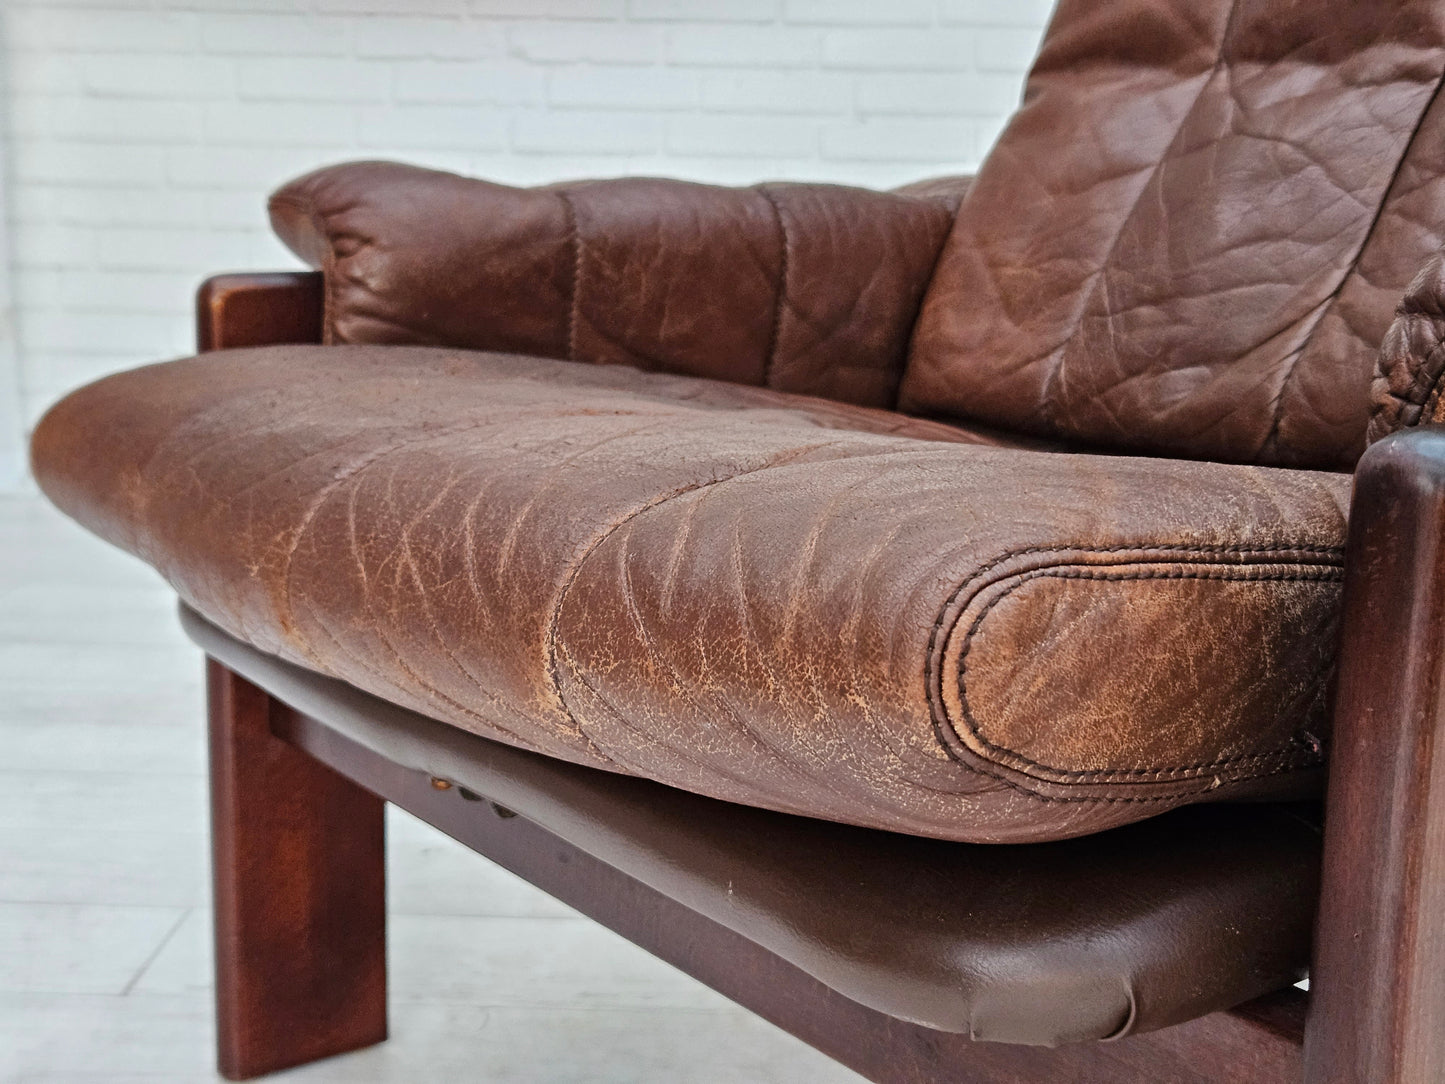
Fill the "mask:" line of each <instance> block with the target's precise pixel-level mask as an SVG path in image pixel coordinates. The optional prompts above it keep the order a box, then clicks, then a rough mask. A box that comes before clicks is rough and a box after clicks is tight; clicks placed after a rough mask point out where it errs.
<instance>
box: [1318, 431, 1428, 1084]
mask: <svg viewBox="0 0 1445 1084" xmlns="http://www.w3.org/2000/svg"><path fill="white" fill-rule="evenodd" d="M1345 569H1346V572H1345V604H1344V623H1343V632H1342V641H1341V656H1340V675H1339V686H1338V692H1337V699H1336V707H1335V729H1334V738H1333V751H1332V753H1331V768H1330V780H1329V802H1328V805H1327V807H1326V809H1327V812H1326V816H1325V849H1324V868H1323V877H1324V884H1325V890H1324V893H1323V897H1322V900H1321V906H1320V912H1319V919H1318V923H1317V926H1316V934H1315V961H1314V968H1313V971H1312V974H1313V979H1312V981H1311V988H1312V995H1313V1004H1312V1007H1311V1016H1310V1022H1309V1030H1308V1041H1307V1045H1306V1051H1307V1053H1306V1065H1307V1071H1306V1079H1307V1080H1308V1081H1309V1082H1310V1084H1326V1082H1328V1084H1426V1082H1434V1081H1445V680H1442V678H1445V675H1442V661H1445V430H1441V429H1439V428H1427V429H1420V430H1415V431H1413V432H1409V433H1405V434H1400V435H1397V436H1394V437H1391V438H1389V439H1387V440H1385V441H1382V442H1381V443H1379V444H1377V445H1375V446H1374V447H1372V448H1371V449H1370V450H1369V451H1368V452H1367V453H1366V454H1365V457H1364V459H1363V460H1361V463H1360V466H1359V469H1358V471H1357V472H1356V475H1355V497H1354V503H1353V507H1352V511H1351V520H1350V539H1349V548H1348V551H1347V554H1346V559H1345Z"/></svg>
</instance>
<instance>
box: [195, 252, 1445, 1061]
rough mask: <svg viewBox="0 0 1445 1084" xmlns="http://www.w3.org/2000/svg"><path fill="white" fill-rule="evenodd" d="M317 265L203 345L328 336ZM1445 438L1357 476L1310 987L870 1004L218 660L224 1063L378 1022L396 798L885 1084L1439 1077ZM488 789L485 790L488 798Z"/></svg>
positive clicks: (214, 708) (1443, 968)
mask: <svg viewBox="0 0 1445 1084" xmlns="http://www.w3.org/2000/svg"><path fill="white" fill-rule="evenodd" d="M322 315H323V291H322V283H321V277H320V276H319V275H317V274H314V273H283V274H252V275H224V276H219V277H216V278H213V279H211V280H209V281H208V282H206V283H205V284H204V285H203V286H202V288H201V290H200V294H199V297H198V333H199V340H200V348H201V349H202V350H215V349H222V348H226V347H240V346H259V345H267V344H274V343H302V342H313V343H314V342H319V341H321V326H322ZM1442 641H1445V430H1435V429H1428V428H1426V429H1420V430H1417V431H1414V432H1411V433H1409V434H1405V435H1399V436H1396V437H1392V438H1390V439H1388V440H1386V441H1384V442H1382V443H1381V444H1379V445H1376V446H1375V447H1374V448H1372V449H1371V451H1370V452H1369V453H1368V454H1367V455H1366V456H1365V458H1364V459H1363V460H1362V461H1361V464H1360V467H1359V469H1358V471H1357V472H1356V476H1355V494H1354V500H1353V507H1352V510H1351V523H1350V539H1349V547H1348V552H1347V558H1346V576H1345V602H1344V619H1343V632H1342V641H1341V654H1340V667H1339V678H1338V682H1339V684H1338V689H1337V694H1336V708H1335V729H1334V738H1333V755H1332V762H1331V771H1330V780H1329V797H1328V804H1327V812H1326V825H1325V847H1324V871H1323V877H1324V888H1323V893H1322V901H1321V908H1320V912H1319V917H1318V920H1317V926H1316V935H1315V946H1314V961H1313V968H1312V978H1311V991H1310V993H1309V995H1308V996H1306V995H1305V994H1303V993H1302V992H1300V991H1298V990H1295V989H1289V990H1285V991H1281V992H1280V993H1278V994H1275V995H1272V996H1270V997H1267V998H1262V999H1260V1000H1258V1001H1255V1002H1252V1003H1250V1004H1248V1005H1245V1006H1242V1007H1240V1008H1238V1009H1235V1010H1233V1011H1231V1012H1225V1013H1216V1014H1214V1015H1212V1016H1207V1017H1203V1018H1200V1019H1197V1020H1194V1021H1191V1022H1189V1023H1186V1024H1182V1025H1178V1026H1175V1027H1171V1028H1166V1029H1164V1030H1161V1031H1156V1032H1152V1033H1149V1034H1145V1035H1138V1036H1132V1037H1129V1038H1126V1039H1122V1040H1119V1041H1115V1042H1108V1043H1080V1044H1076V1045H1072V1046H1066V1047H1061V1048H1058V1049H1054V1050H1048V1049H1043V1048H1036V1047H1024V1046H1009V1045H1002V1044H997V1043H977V1042H971V1041H969V1040H968V1039H967V1038H966V1037H964V1036H961V1035H954V1034H948V1033H944V1032H938V1031H933V1030H930V1029H927V1028H923V1027H919V1026H917V1025H914V1024H909V1023H906V1022H904V1021H901V1020H898V1019H894V1018H892V1017H888V1016H885V1015H883V1014H882V1013H879V1012H877V1011H875V1010H872V1009H868V1008H865V1007H863V1006H861V1005H859V1004H857V1003H856V1002H853V1001H850V1000H848V999H846V998H844V997H842V996H841V995H839V994H837V993H835V992H834V991H832V990H831V989H829V988H828V987H826V986H824V985H823V984H821V983H819V982H818V981H817V980H816V979H814V978H812V977H811V976H809V975H807V974H806V973H805V972H803V971H801V970H799V969H798V968H797V967H795V966H794V965H792V964H791V963H788V962H787V961H785V960H783V959H781V958H780V957H778V956H776V955H774V954H773V953H771V952H770V951H768V950H767V949H764V948H762V947H760V946H759V945H757V944H755V943H753V942H751V941H749V940H748V939H746V938H745V937H743V936H742V935H740V934H738V933H735V932H733V931H732V930H729V929H727V928H725V927H723V926H720V925H718V924H717V923H716V922H714V921H712V920H711V919H709V918H706V917H704V916H702V915H700V914H698V913H696V912H694V911H691V910H690V909H688V908H687V907H685V906H683V905H682V904H679V903H677V902H675V901H673V900H671V899H670V898H668V897H666V896H664V895H662V894H660V893H658V892H657V891H655V890H654V889H652V888H649V887H648V886H646V885H644V884H642V883H641V882H639V881H637V880H635V879H633V878H632V877H630V876H628V875H627V874H625V873H622V872H620V871H618V870H617V869H615V868H614V867H612V866H609V865H607V864H605V863H603V862H601V861H600V860H598V859H597V858H595V857H593V856H592V855H590V854H587V853H586V852H584V851H582V850H580V849H578V848H577V847H575V846H573V845H571V844H569V843H567V842H565V841H563V840H561V839H559V838H557V837H556V836H554V835H552V834H550V833H549V832H547V831H546V830H544V829H542V828H541V827H539V826H537V825H535V824H533V823H531V822H530V821H528V820H526V819H525V818H522V817H516V816H513V815H511V814H509V813H508V812H507V811H506V810H503V809H501V808H500V807H497V806H491V805H488V804H487V803H485V802H480V803H479V802H475V801H470V802H469V801H464V800H462V798H461V797H459V796H458V794H457V793H456V790H455V788H451V787H447V786H445V785H441V784H439V783H438V781H434V780H432V779H430V778H429V777H428V776H426V775H425V774H424V773H421V772H418V771H415V770H412V769H409V768H406V767H404V766H402V765H400V764H397V763H394V762H392V761H390V760H388V759H387V758H386V757H384V756H381V755H379V754H377V753H375V752H373V751H371V750H369V749H367V748H365V747H363V746H362V745H360V744H358V743H356V742H354V741H352V740H350V739H348V738H347V737H346V736H345V735H344V734H342V733H340V732H338V731H337V730H335V729H333V728H332V727H330V726H328V724H327V721H326V720H325V719H322V718H315V717H311V716H307V715H304V714H302V713H300V712H298V711H295V710H293V709H292V708H290V707H288V706H287V705H285V704H283V703H282V702H281V701H280V700H278V699H276V698H274V697H273V696H272V695H271V694H270V693H268V692H267V691H266V690H264V689H262V688H259V687H258V686H256V685H254V684H252V683H251V682H249V681H247V680H246V679H245V678H242V677H241V676H239V675H238V674H236V673H234V672H232V671H231V670H228V669H227V668H226V667H225V666H224V665H222V664H221V663H219V662H217V661H216V660H214V659H211V660H209V661H208V664H207V666H208V671H207V674H208V689H209V698H210V700H209V703H210V709H209V710H210V741H211V794H212V841H213V843H212V845H213V855H214V877H215V896H214V900H215V902H214V906H215V917H216V923H215V926H216V1006H217V1019H218V1047H219V1061H220V1067H221V1071H222V1073H223V1074H224V1075H226V1076H227V1077H229V1078H231V1079H235V1080H241V1079H247V1078H250V1077H254V1076H258V1075H261V1074H264V1073H268V1072H272V1071H275V1070H279V1069H282V1068H286V1067H288V1066H293V1065H298V1064H301V1063H304V1062H308V1061H311V1060H314V1059H317V1058H321V1057H326V1056H329V1055H332V1054H337V1053H341V1052H344V1051H348V1050H353V1049H357V1048H360V1047H364V1046H367V1045H370V1044H372V1043H376V1042H379V1041H381V1040H382V1039H384V1038H385V1037H386V1026H387V1025H386V967H385V943H386V932H385V931H386V923H385V892H384V849H383V831H382V813H383V807H384V803H385V802H393V803H395V804H397V805H399V806H401V807H402V808H404V809H406V810H408V811H409V812H411V813H413V814H415V815H416V816H418V817H420V818H421V819H422V820H425V821H427V822H428V823H430V824H432V825H434V826H435V827H437V828H438V829H440V830H441V831H443V832H445V833H447V834H448V835H450V836H452V837H454V838H455V839H458V840H460V841H461V842H463V843H464V844H466V845H467V846H468V847H470V848H472V849H473V850H475V851H477V852H478V853H480V854H483V855H485V856H487V857H488V858H490V859H492V860H493V861H495V862H497V863H499V864H500V865H502V866H504V867H505V868H507V869H509V870H511V871H513V872H514V873H517V874H518V875H520V876H521V877H523V878H525V879H526V880H528V881H530V882H531V883H533V884H535V885H537V886H538V887H540V888H542V889H543V890H544V891H546V892H548V893H550V894H552V895H553V896H555V897H557V898H558V899H560V900H562V901H563V902H565V903H567V904H569V905H571V906H572V907H575V908H577V909H578V910H579V911H581V912H583V913H584V914H587V915H589V916H590V917H592V918H594V919H596V920H597V921H599V922H601V923H602V924H603V925H605V926H607V927H608V928H610V929H612V930H615V931H616V932H618V933H620V934H621V935H622V936H624V937H626V938H628V939H629V940H631V941H633V942H635V943H636V944H638V945H641V946H642V947H643V948H646V949H647V950H649V951H650V952H652V953H653V954H655V955H657V956H659V957H661V958H662V959H664V960H667V961H668V962H670V963H672V964H674V965H675V966H677V967H679V968H681V969H682V970H683V971H686V972H687V973H688V974H690V975H692V976H694V977H695V978H697V979H699V980H700V981H702V982H704V983H706V984H707V985H709V986H711V987H713V988H714V989H716V990H718V991H720V992H722V993H723V994H725V995H726V996H728V997H730V998H731V999H733V1000H734V1001H736V1002H738V1003H739V1004H741V1005H743V1006H745V1007H747V1008H749V1009H751V1010H752V1011H754V1012H756V1013H758V1014H759V1015H761V1016H763V1017H765V1018H766V1019H768V1020H770V1021H772V1022H773V1023H775V1024H777V1025H778V1026H780V1027H782V1028H784V1029H785V1030H787V1031H789V1032H791V1033H792V1034H794V1035H796V1036H798V1037H799V1038H801V1039H802V1040H804V1041H805V1042H808V1043H810V1044H811V1045H813V1046H815V1047H817V1048H818V1049H820V1050H822V1051H823V1052H825V1053H826V1054H828V1055H830V1056H831V1057H833V1058H835V1059H837V1060H838V1061H840V1062H842V1063H844V1064H846V1065H848V1066H850V1067H852V1068H853V1069H855V1070H856V1071H858V1072H859V1073H861V1074H863V1075H864V1076H865V1077H868V1078H869V1079H872V1080H875V1081H880V1082H889V1084H895V1082H896V1084H903V1082H920V1084H921V1082H924V1081H929V1082H945V1081H989V1082H1000V1084H1002V1082H1019V1084H1022V1082H1025V1081H1027V1082H1035V1081H1050V1082H1055V1084H1063V1082H1069V1081H1077V1082H1088V1084H1100V1082H1110V1084H1124V1082H1130V1081H1138V1082H1141V1084H1142V1082H1150V1084H1157V1082H1161V1081H1171V1082H1181V1084H1182V1082H1193V1081H1198V1082H1205V1081H1229V1082H1231V1084H1250V1082H1261V1084H1262V1082H1265V1081H1270V1082H1274V1081H1300V1080H1303V1081H1306V1082H1308V1084H1427V1082H1432V1081H1442V1080H1445V938H1442V927H1445V742H1442V741H1441V740H1440V739H1441V733H1442V729H1441V725H1440V723H1441V719H1442V714H1445V681H1442V677H1445V674H1442V661H1445V643H1442ZM472 797H474V796H472Z"/></svg>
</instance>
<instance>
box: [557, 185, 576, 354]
mask: <svg viewBox="0 0 1445 1084" xmlns="http://www.w3.org/2000/svg"><path fill="white" fill-rule="evenodd" d="M557 198H558V199H559V200H561V201H562V213H563V214H564V215H566V216H567V236H568V238H569V239H570V241H571V245H572V297H571V299H570V300H571V304H570V305H569V306H568V311H567V360H568V361H576V360H577V324H578V322H579V319H580V317H581V313H582V227H581V226H580V225H579V224H578V221H577V206H576V204H574V203H573V202H572V194H571V193H570V192H568V191H567V190H566V189H559V190H558V192H557Z"/></svg>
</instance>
